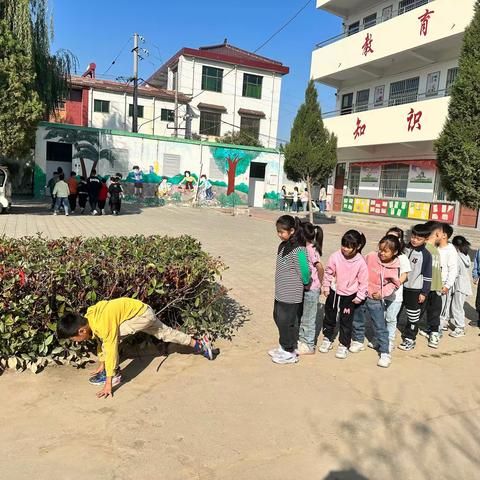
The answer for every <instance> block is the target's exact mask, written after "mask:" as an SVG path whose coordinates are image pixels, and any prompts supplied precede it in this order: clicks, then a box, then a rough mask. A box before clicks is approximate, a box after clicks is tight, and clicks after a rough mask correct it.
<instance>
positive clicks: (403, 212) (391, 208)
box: [388, 200, 408, 218]
mask: <svg viewBox="0 0 480 480" xmlns="http://www.w3.org/2000/svg"><path fill="white" fill-rule="evenodd" d="M388 215H389V216H390V217H399V218H407V215H408V202H402V201H399V200H389V202H388Z"/></svg>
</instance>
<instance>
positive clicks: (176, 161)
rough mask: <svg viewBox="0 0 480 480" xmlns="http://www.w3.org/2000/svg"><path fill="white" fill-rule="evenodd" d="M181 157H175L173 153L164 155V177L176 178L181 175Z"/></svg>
mask: <svg viewBox="0 0 480 480" xmlns="http://www.w3.org/2000/svg"><path fill="white" fill-rule="evenodd" d="M181 159H182V157H181V156H180V155H174V154H171V153H164V154H163V170H162V175H165V176H166V177H174V176H175V175H178V174H179V173H180V160H181Z"/></svg>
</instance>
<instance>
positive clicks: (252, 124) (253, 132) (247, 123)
mask: <svg viewBox="0 0 480 480" xmlns="http://www.w3.org/2000/svg"><path fill="white" fill-rule="evenodd" d="M240 130H241V131H243V132H246V133H248V135H249V136H251V137H254V138H255V139H257V140H258V137H259V136H260V119H259V118H256V117H240Z"/></svg>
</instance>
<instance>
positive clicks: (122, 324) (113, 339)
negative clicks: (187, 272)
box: [57, 298, 213, 398]
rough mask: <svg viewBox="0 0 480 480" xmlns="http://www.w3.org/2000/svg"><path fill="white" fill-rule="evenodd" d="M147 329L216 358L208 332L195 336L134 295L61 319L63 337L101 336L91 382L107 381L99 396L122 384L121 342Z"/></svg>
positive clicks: (78, 338) (158, 336) (165, 340)
mask: <svg viewBox="0 0 480 480" xmlns="http://www.w3.org/2000/svg"><path fill="white" fill-rule="evenodd" d="M136 332H145V333H148V334H150V335H153V336H154V337H156V338H158V339H159V340H163V341H164V342H171V343H177V344H179V345H187V346H190V347H192V348H193V350H194V353H197V354H201V355H203V356H204V357H206V358H207V359H208V360H213V353H212V348H211V345H210V341H209V340H208V337H207V336H204V337H203V338H201V339H195V338H192V337H190V336H189V335H187V334H186V333H183V332H180V331H179V330H174V329H173V328H170V327H168V326H167V325H165V324H164V323H162V322H161V321H160V320H159V319H158V318H157V316H156V315H155V312H154V311H153V309H152V307H150V306H149V305H146V304H145V303H142V302H141V301H139V300H135V299H132V298H117V299H115V300H108V301H106V300H103V301H101V302H98V303H97V304H96V305H93V306H92V307H90V308H88V310H87V313H86V315H85V317H82V316H81V315H79V314H76V313H68V314H67V315H65V316H64V317H62V318H61V319H60V320H59V321H58V325H57V334H58V337H59V338H69V339H70V340H74V341H75V342H83V341H85V340H90V339H91V338H96V339H97V340H98V359H99V362H100V365H99V367H98V369H97V370H96V371H95V372H94V374H93V377H92V378H91V379H90V383H92V384H94V385H101V384H105V385H104V387H103V389H102V390H100V391H99V392H98V393H97V397H98V398H101V397H105V398H106V397H108V396H109V395H111V396H113V395H112V387H113V386H115V385H118V384H119V383H120V381H121V377H120V374H119V369H118V345H119V342H120V341H121V340H122V339H123V338H125V337H126V336H127V335H133V334H134V333H136Z"/></svg>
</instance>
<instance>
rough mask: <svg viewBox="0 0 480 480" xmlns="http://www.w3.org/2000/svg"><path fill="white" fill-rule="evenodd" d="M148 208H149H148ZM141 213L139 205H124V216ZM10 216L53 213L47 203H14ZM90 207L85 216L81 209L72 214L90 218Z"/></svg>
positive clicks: (107, 208)
mask: <svg viewBox="0 0 480 480" xmlns="http://www.w3.org/2000/svg"><path fill="white" fill-rule="evenodd" d="M147 208H148V207H147ZM105 210H106V211H107V215H111V214H110V208H109V207H108V204H107V206H106V209H105ZM139 213H142V208H141V207H139V206H138V205H135V204H130V203H123V204H122V212H121V216H122V215H138V214H139ZM9 214H17V215H38V216H49V215H50V216H52V215H53V212H52V210H51V209H50V203H45V202H41V203H40V202H26V201H23V202H20V203H14V204H13V205H12V208H11V210H10V212H9ZM90 214H91V213H90V207H89V206H88V204H87V207H86V208H85V213H84V214H83V215H81V214H80V208H79V207H77V209H76V210H75V212H74V213H73V214H72V215H73V216H75V217H81V216H90ZM58 215H59V216H62V215H64V213H59V214H58Z"/></svg>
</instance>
